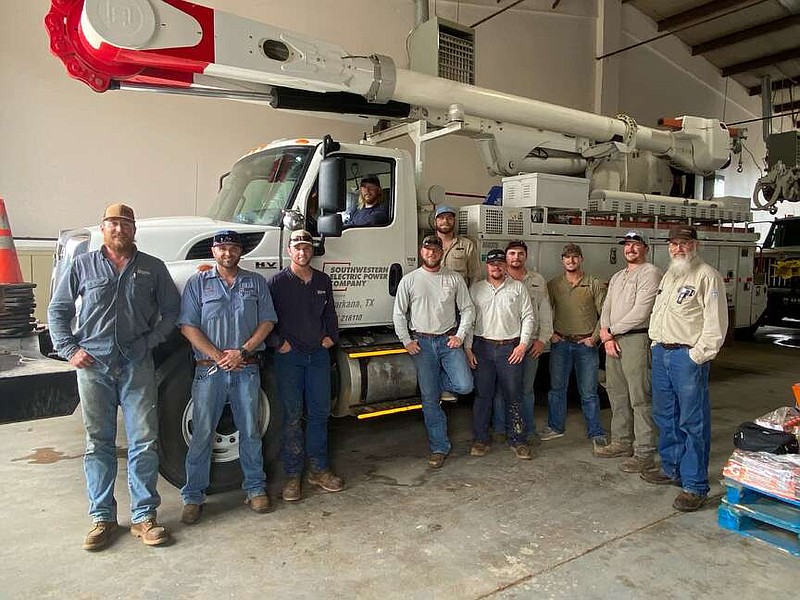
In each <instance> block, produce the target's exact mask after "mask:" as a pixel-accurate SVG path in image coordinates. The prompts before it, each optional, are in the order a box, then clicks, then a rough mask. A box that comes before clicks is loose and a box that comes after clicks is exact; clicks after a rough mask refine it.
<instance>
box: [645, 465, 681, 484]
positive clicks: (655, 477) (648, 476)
mask: <svg viewBox="0 0 800 600" xmlns="http://www.w3.org/2000/svg"><path fill="white" fill-rule="evenodd" d="M639 477H640V478H642V479H644V480H645V481H646V482H647V483H652V484H654V485H680V484H681V480H680V479H673V478H672V477H669V476H667V475H664V472H663V471H662V470H661V469H660V468H654V469H647V470H646V471H642V473H641V475H639Z"/></svg>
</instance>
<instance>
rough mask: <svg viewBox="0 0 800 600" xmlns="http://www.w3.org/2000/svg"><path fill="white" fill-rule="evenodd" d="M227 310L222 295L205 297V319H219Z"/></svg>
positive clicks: (203, 308)
mask: <svg viewBox="0 0 800 600" xmlns="http://www.w3.org/2000/svg"><path fill="white" fill-rule="evenodd" d="M224 310H225V302H223V299H222V296H221V295H206V296H203V307H202V311H203V318H204V319H215V318H219V317H220V316H221V315H222V314H223V312H224Z"/></svg>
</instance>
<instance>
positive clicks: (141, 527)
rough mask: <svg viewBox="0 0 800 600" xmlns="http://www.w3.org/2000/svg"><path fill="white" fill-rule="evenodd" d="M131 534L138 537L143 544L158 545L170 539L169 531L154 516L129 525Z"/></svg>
mask: <svg viewBox="0 0 800 600" xmlns="http://www.w3.org/2000/svg"><path fill="white" fill-rule="evenodd" d="M131 535H132V536H134V537H137V538H140V539H141V540H142V543H143V544H144V545H145V546H160V545H161V544H166V543H167V542H168V541H169V540H170V537H169V532H168V531H167V529H166V528H165V527H162V526H161V525H159V524H158V522H157V521H156V519H155V517H152V518H150V519H145V520H144V521H142V522H141V523H134V524H133V525H131Z"/></svg>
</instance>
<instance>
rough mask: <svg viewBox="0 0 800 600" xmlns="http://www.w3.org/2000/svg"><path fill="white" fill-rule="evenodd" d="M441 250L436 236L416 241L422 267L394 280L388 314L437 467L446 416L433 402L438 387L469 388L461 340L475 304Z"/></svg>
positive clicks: (444, 447)
mask: <svg viewBox="0 0 800 600" xmlns="http://www.w3.org/2000/svg"><path fill="white" fill-rule="evenodd" d="M443 254H444V250H443V248H442V241H441V240H440V239H439V238H438V237H436V236H435V235H429V236H428V237H426V238H425V239H424V240H422V247H421V248H420V251H419V255H420V259H421V261H422V266H421V267H419V268H418V269H416V270H414V271H411V272H410V273H408V274H407V275H405V276H404V277H403V279H401V280H400V284H399V285H398V287H397V296H396V297H395V301H394V314H393V318H394V330H395V332H396V333H397V337H398V338H400V341H401V342H402V343H403V345H404V346H405V348H406V350H407V351H408V353H409V354H410V355H411V358H412V359H413V361H414V366H415V367H416V369H417V380H418V382H419V389H420V395H421V397H422V413H423V416H424V418H425V427H426V429H427V430H428V443H429V446H430V450H431V454H430V457H429V458H428V466H429V467H430V468H432V469H439V468H441V466H442V464H443V463H444V459H445V458H446V457H447V455H448V453H449V452H450V440H449V438H448V437H447V417H446V416H445V414H444V411H443V410H442V407H441V406H440V404H439V401H440V398H441V394H442V391H443V390H449V391H451V392H455V393H456V394H468V393H469V392H471V391H472V373H470V370H469V366H468V365H467V358H466V356H465V354H464V350H463V348H462V345H463V343H464V339H465V338H466V337H467V334H468V333H469V332H470V331H471V330H472V325H473V321H474V319H475V308H474V306H473V304H472V299H471V298H470V295H469V290H467V285H466V283H464V278H463V277H461V275H459V274H458V273H456V272H454V271H451V270H450V269H448V268H446V267H442V256H443ZM457 311H458V312H457Z"/></svg>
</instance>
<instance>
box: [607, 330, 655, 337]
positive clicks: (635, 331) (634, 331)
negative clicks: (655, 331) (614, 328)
mask: <svg viewBox="0 0 800 600" xmlns="http://www.w3.org/2000/svg"><path fill="white" fill-rule="evenodd" d="M648 331H649V330H648V329H631V330H630V331H626V332H625V333H620V334H616V333H615V334H613V335H614V337H622V336H623V335H632V334H634V333H647V332H648Z"/></svg>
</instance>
